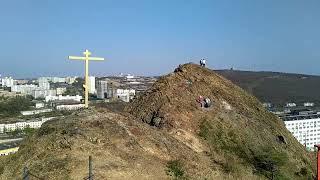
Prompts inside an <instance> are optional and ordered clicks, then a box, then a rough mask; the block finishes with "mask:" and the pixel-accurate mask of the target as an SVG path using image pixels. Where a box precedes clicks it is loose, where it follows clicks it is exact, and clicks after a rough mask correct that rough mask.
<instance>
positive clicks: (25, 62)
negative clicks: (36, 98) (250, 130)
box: [0, 0, 320, 77]
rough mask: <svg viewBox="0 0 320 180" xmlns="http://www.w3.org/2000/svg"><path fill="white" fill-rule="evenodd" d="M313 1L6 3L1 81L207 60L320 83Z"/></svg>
mask: <svg viewBox="0 0 320 180" xmlns="http://www.w3.org/2000/svg"><path fill="white" fill-rule="evenodd" d="M319 6H320V1H317V0H306V1H301V0H233V1H231V0H219V1H215V0H208V1H206V0H194V1H193V0H161V1H160V0H159V1H157V0H130V1H129V0H128V1H122V0H117V1H116V0H115V1H108V0H99V1H98V0H91V1H81V0H68V1H66V0H54V1H53V0H52V1H49V0H28V1H21V0H10V1H3V2H1V7H0V8H1V11H0V22H1V25H0V42H1V43H0V49H1V53H0V73H1V74H3V75H12V76H15V77H35V76H48V75H50V76H65V75H81V74H83V69H84V67H83V63H82V62H79V61H69V60H67V56H68V55H81V52H83V51H84V50H85V49H86V48H87V49H89V50H91V51H92V53H93V55H95V56H100V57H105V58H106V61H104V62H93V63H91V64H90V71H91V74H93V75H97V76H102V75H110V74H118V73H120V72H123V73H132V74H139V75H159V74H164V73H168V72H170V71H172V70H173V69H174V67H176V66H177V65H178V64H181V63H186V62H190V61H194V62H198V60H199V59H200V58H203V57H204V58H207V59H208V64H209V66H210V67H211V68H214V69H223V68H230V67H232V66H233V67H234V68H235V69H241V70H256V71H260V70H265V71H282V72H297V73H306V74H318V75H320V71H319V68H318V67H319V66H320V61H319V60H320V51H319V48H320V35H319V33H320V22H319V19H320V11H319Z"/></svg>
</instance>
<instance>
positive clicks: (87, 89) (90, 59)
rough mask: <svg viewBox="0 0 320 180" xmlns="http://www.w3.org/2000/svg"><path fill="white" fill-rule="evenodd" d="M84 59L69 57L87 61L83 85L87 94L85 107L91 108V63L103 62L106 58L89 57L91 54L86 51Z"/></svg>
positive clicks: (85, 94)
mask: <svg viewBox="0 0 320 180" xmlns="http://www.w3.org/2000/svg"><path fill="white" fill-rule="evenodd" d="M83 55H84V57H78V56H69V59H70V60H84V61H85V76H84V77H85V83H84V85H83V87H84V90H85V93H84V96H85V98H84V104H85V107H86V108H88V107H89V88H90V86H89V61H103V60H104V58H99V57H89V56H90V55H91V52H90V51H88V50H87V49H86V51H85V52H83Z"/></svg>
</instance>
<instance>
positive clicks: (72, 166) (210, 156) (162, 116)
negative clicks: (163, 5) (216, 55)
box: [0, 64, 314, 179]
mask: <svg viewBox="0 0 320 180" xmlns="http://www.w3.org/2000/svg"><path fill="white" fill-rule="evenodd" d="M199 96H204V97H207V98H210V99H211V101H212V106H211V107H209V108H201V107H200V105H199V103H198V102H197V99H198V97H199ZM115 107H116V106H115ZM89 155H92V156H93V162H94V173H95V178H96V179H171V178H172V177H175V178H179V179H236V178H238V179H268V178H271V177H272V176H274V177H276V178H278V179H280V178H281V179H307V178H312V176H314V173H313V167H312V160H311V159H310V157H309V155H308V153H307V152H306V151H305V149H304V147H303V146H302V145H300V144H299V143H298V141H297V140H296V139H295V138H294V137H293V136H292V135H291V134H290V133H289V132H288V131H287V130H286V128H285V126H284V124H283V122H282V121H280V120H279V119H278V118H277V117H275V116H274V115H272V114H271V113H269V112H267V111H266V110H265V109H264V108H263V107H262V105H261V103H260V102H259V101H258V100H257V99H256V98H255V97H253V96H251V95H249V94H248V93H246V92H245V91H244V90H242V89H241V88H239V87H238V86H236V85H234V84H233V83H231V81H229V80H226V79H224V78H223V77H222V76H220V75H218V74H216V73H215V72H214V71H212V70H209V69H207V68H203V67H200V66H198V65H194V64H185V65H181V66H179V68H177V69H176V70H175V72H173V73H170V74H168V75H166V76H163V77H161V78H160V79H159V80H158V81H157V82H156V83H155V84H154V85H153V86H152V87H151V89H150V90H149V91H148V92H146V93H145V94H144V95H142V96H139V97H138V98H137V99H135V100H134V101H133V102H132V103H130V104H129V105H128V106H127V107H126V108H125V111H122V110H121V108H119V107H116V111H112V110H110V108H108V107H95V108H91V109H88V110H83V111H78V112H75V113H73V114H72V115H69V116H66V117H65V118H61V119H58V120H54V121H51V122H47V123H45V124H44V125H43V127H41V128H40V129H39V130H38V131H36V132H35V133H34V134H33V135H32V136H30V137H29V138H27V139H26V140H25V141H24V142H23V143H22V145H21V147H20V150H19V152H18V153H17V154H14V155H12V156H9V157H5V158H1V159H0V179H10V178H9V177H12V178H11V179H15V178H14V177H21V173H22V169H23V167H24V166H27V167H28V168H29V169H30V171H31V172H32V173H33V174H35V175H37V176H38V177H41V178H43V179H83V178H85V177H86V176H87V166H88V164H87V159H88V156H89ZM169 175H171V177H170V176H169Z"/></svg>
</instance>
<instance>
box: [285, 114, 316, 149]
mask: <svg viewBox="0 0 320 180" xmlns="http://www.w3.org/2000/svg"><path fill="white" fill-rule="evenodd" d="M282 119H283V121H284V124H285V125H286V127H287V129H288V130H289V131H290V132H291V133H292V135H293V136H294V137H295V138H296V139H297V140H298V141H299V142H300V143H301V144H302V145H304V146H305V147H306V148H307V149H309V150H314V145H316V144H320V114H311V115H298V116H286V117H283V118H282Z"/></svg>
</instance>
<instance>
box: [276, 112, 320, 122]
mask: <svg viewBox="0 0 320 180" xmlns="http://www.w3.org/2000/svg"><path fill="white" fill-rule="evenodd" d="M280 118H281V119H282V120H283V121H298V120H308V119H319V118H320V114H308V115H295V116H284V117H280Z"/></svg>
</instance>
